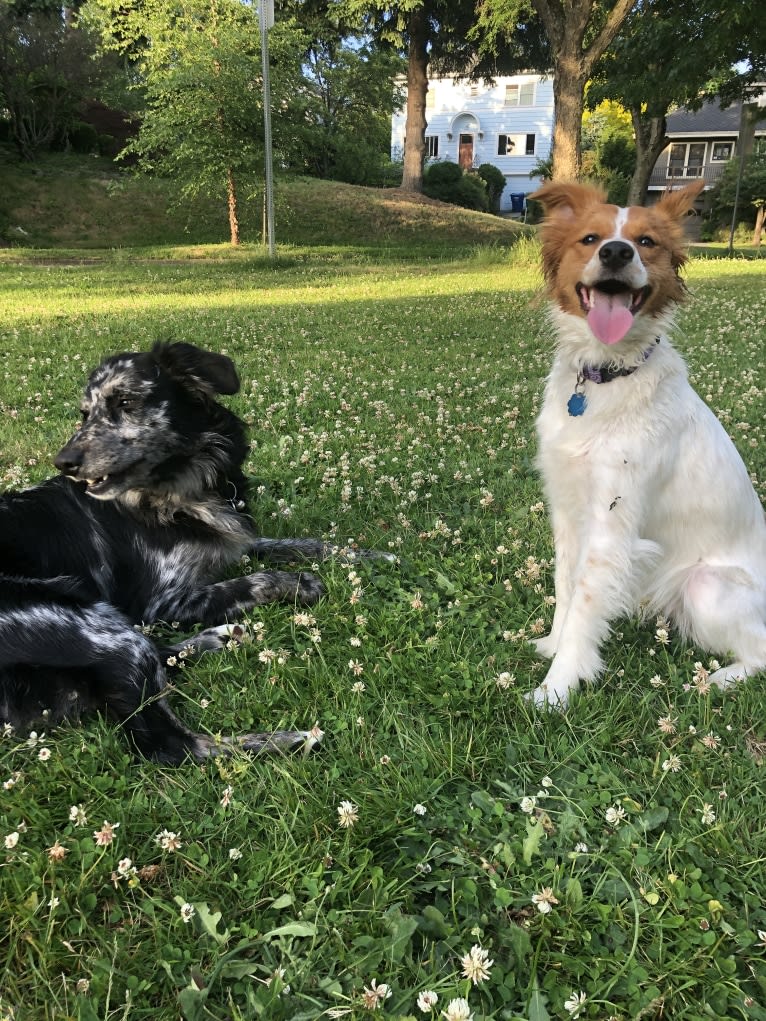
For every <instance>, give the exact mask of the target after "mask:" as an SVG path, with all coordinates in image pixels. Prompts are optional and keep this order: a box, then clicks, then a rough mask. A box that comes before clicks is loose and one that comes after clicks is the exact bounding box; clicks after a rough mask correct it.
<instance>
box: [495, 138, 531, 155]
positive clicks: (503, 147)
mask: <svg viewBox="0 0 766 1021" xmlns="http://www.w3.org/2000/svg"><path fill="white" fill-rule="evenodd" d="M534 154H535V136H534V135H533V134H528V135H498V136H497V155H498V156H534Z"/></svg>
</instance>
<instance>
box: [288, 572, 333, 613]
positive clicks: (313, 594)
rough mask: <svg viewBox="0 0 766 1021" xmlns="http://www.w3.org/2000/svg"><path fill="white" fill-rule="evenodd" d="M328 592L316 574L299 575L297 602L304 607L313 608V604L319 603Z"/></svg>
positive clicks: (303, 573) (305, 573) (302, 573)
mask: <svg viewBox="0 0 766 1021" xmlns="http://www.w3.org/2000/svg"><path fill="white" fill-rule="evenodd" d="M326 591H327V589H326V588H325V586H324V582H323V581H322V580H321V578H318V577H317V576H316V575H315V574H311V573H310V572H308V571H301V573H300V574H299V575H298V586H297V589H296V592H295V599H296V602H298V603H301V604H302V605H303V606H311V605H312V603H316V602H318V601H319V600H320V599H321V598H322V596H323V595H324V594H325V592H326Z"/></svg>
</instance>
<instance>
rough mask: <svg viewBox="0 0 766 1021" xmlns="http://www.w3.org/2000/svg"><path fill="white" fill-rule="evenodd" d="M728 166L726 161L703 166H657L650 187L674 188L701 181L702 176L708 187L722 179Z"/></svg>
mask: <svg viewBox="0 0 766 1021" xmlns="http://www.w3.org/2000/svg"><path fill="white" fill-rule="evenodd" d="M725 167H726V164H725V163H704V164H702V165H701V166H680V165H673V166H668V165H667V164H665V166H662V167H655V168H654V170H653V171H652V175H651V177H650V178H649V187H650V188H673V187H680V186H681V185H684V184H689V183H690V182H691V181H699V180H700V178H701V179H702V180H703V181H704V182H705V184H706V185H707V186H708V187H712V185H714V184H716V183H717V182H718V181H720V179H721V176H722V174H723V172H724V168H725Z"/></svg>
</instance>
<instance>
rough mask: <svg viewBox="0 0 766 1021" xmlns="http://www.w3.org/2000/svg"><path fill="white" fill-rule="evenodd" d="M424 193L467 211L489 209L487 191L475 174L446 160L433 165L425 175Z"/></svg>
mask: <svg viewBox="0 0 766 1021" xmlns="http://www.w3.org/2000/svg"><path fill="white" fill-rule="evenodd" d="M423 191H424V192H425V194H426V195H428V196H430V197H431V198H433V199H441V201H442V202H451V203H452V204H453V205H456V206H463V207H464V208H466V209H479V210H482V211H486V210H487V209H488V208H489V201H488V198H487V189H486V186H485V184H484V182H483V181H482V179H481V178H480V177H479V176H478V174H474V173H465V172H464V171H463V169H462V167H459V166H458V165H457V163H450V162H449V161H447V160H445V161H444V162H443V163H432V164H431V166H430V167H428V168H427V170H426V172H425V173H424V174H423Z"/></svg>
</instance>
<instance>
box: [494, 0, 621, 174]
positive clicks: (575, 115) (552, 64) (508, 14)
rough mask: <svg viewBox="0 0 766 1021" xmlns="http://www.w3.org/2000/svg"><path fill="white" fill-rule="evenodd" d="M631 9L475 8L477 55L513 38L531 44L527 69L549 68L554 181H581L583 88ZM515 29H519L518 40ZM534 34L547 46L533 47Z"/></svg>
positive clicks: (523, 3)
mask: <svg viewBox="0 0 766 1021" xmlns="http://www.w3.org/2000/svg"><path fill="white" fill-rule="evenodd" d="M633 5H634V0H614V2H613V3H611V4H607V5H604V4H601V3H598V2H597V0H576V2H574V3H566V4H563V3H559V2H558V0H482V2H481V3H480V4H479V19H478V24H477V31H479V32H481V33H482V34H483V41H482V51H483V52H485V53H486V52H493V51H494V52H496V51H497V50H498V48H499V44H500V42H501V41H508V40H511V39H512V38H513V37H514V36H519V37H520V38H524V39H528V40H529V42H531V44H532V45H531V46H530V48H529V51H528V54H527V67H534V68H536V69H537V70H539V71H541V72H547V71H549V70H551V68H552V78H553V96H554V107H555V116H554V123H553V147H552V159H553V175H554V177H557V178H563V179H569V180H574V179H576V178H577V177H579V176H580V175H581V171H582V150H581V129H582V116H583V108H584V93H585V88H586V85H587V83H588V80H589V78H590V77H591V75H592V73H593V70H594V68H595V66H596V65H597V63H598V61H599V60H600V59H601V57H602V56H603V54H604V52H605V50H606V49H607V47H608V46H609V45H610V43H611V42H612V40H613V39H614V37H615V35H616V33H617V32H618V30H619V28H620V26H621V24H622V23H623V21H624V20H625V18H626V17H627V16H628V13H629V12H630V10H631V8H632V7H633ZM531 12H534V16H532V17H531V16H530V13H531ZM530 27H531V28H532V30H531V31H529V28H530ZM535 27H536V28H537V30H536V31H535ZM520 28H522V29H525V31H524V33H523V35H522V34H521V33H520V31H519V30H520ZM540 30H542V32H544V34H545V37H546V40H547V46H546V47H544V48H543V47H538V46H537V45H535V43H536V41H537V39H538V38H539V32H540ZM541 61H544V62H541Z"/></svg>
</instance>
